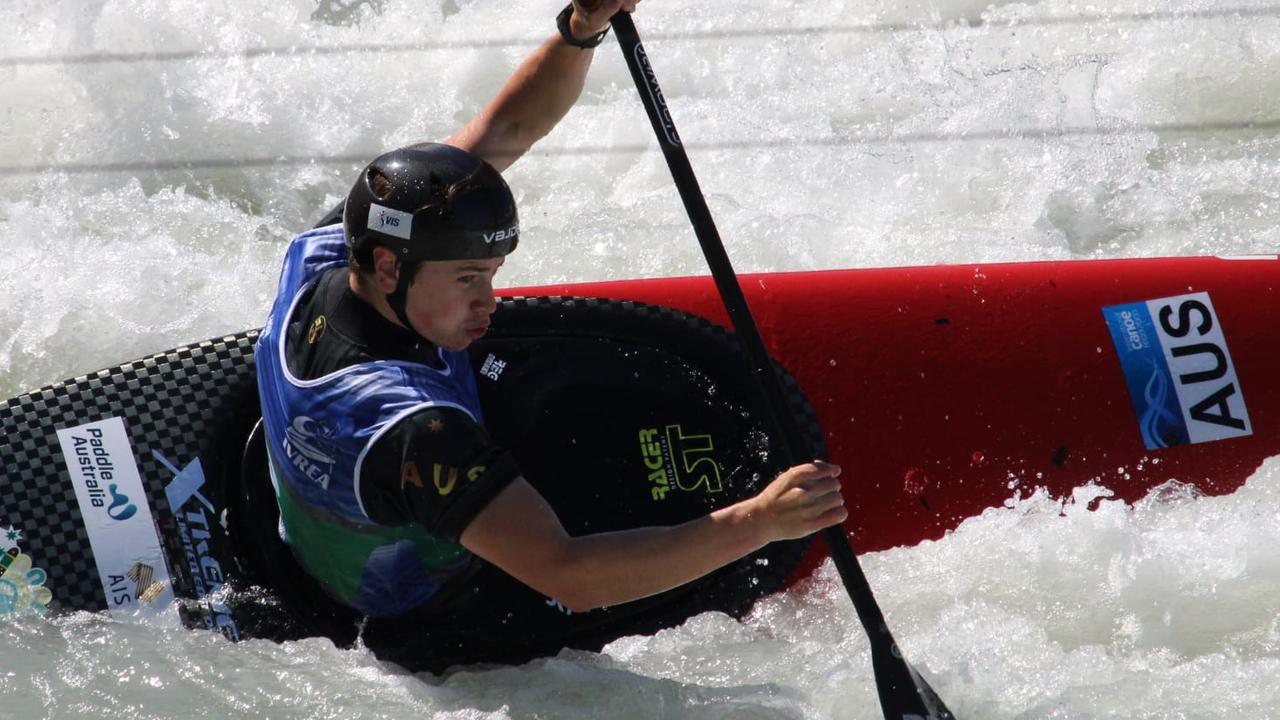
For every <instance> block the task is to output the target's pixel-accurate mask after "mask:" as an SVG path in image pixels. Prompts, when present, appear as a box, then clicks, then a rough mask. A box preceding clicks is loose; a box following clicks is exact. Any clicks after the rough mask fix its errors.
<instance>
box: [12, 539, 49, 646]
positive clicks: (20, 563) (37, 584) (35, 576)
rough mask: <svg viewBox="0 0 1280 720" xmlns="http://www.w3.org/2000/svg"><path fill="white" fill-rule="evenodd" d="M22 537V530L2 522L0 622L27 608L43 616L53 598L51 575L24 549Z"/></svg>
mask: <svg viewBox="0 0 1280 720" xmlns="http://www.w3.org/2000/svg"><path fill="white" fill-rule="evenodd" d="M22 540H23V538H22V531H21V530H19V529H17V528H15V527H13V526H12V525H0V622H4V621H5V620H6V619H8V618H9V617H10V616H12V615H15V614H17V613H20V612H22V611H24V610H31V611H32V612H35V613H38V614H41V615H43V614H44V611H45V609H46V608H47V607H48V606H49V601H50V600H52V599H53V593H52V592H51V591H50V590H49V588H46V587H45V586H44V582H45V580H47V579H48V577H49V576H48V574H46V573H45V571H44V570H43V569H41V568H38V567H35V565H34V564H33V563H32V560H31V557H30V556H28V555H27V554H26V553H24V552H23V551H22V547H21V545H20V543H21V542H22Z"/></svg>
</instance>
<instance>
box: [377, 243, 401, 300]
mask: <svg viewBox="0 0 1280 720" xmlns="http://www.w3.org/2000/svg"><path fill="white" fill-rule="evenodd" d="M373 277H374V280H376V281H377V283H378V289H379V290H381V291H382V292H383V293H391V292H395V289H396V282H397V281H398V280H399V279H400V263H399V261H398V260H397V259H396V254H395V252H394V251H393V250H391V249H390V248H386V247H383V246H381V245H379V246H377V247H375V248H374V249H373Z"/></svg>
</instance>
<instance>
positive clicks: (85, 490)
mask: <svg viewBox="0 0 1280 720" xmlns="http://www.w3.org/2000/svg"><path fill="white" fill-rule="evenodd" d="M58 443H59V444H60V445H61V447H62V457H63V460H64V461H65V462H66V468H67V474H68V476H69V479H70V482H71V484H72V486H73V487H74V488H75V493H76V501H77V504H79V506H80V515H81V517H83V518H84V526H85V530H86V531H88V535H89V546H90V548H92V550H93V561H94V564H95V565H97V568H98V579H99V581H100V582H101V583H102V590H103V594H104V595H105V596H106V598H107V610H108V611H110V612H111V613H112V614H113V615H115V614H117V613H125V614H127V615H131V614H133V613H134V612H135V611H137V610H142V609H147V608H148V607H150V608H164V607H166V606H167V605H168V604H169V603H171V602H172V600H173V590H172V588H171V583H170V580H169V570H168V567H167V566H166V565H165V561H164V552H163V551H162V550H161V549H160V537H159V535H158V534H157V533H156V525H155V521H154V520H153V519H152V516H151V507H150V505H149V504H148V503H147V494H146V491H145V490H144V489H143V487H142V477H141V476H140V475H139V474H138V464H137V462H136V461H135V460H134V457H133V445H132V444H131V443H130V442H129V434H128V431H127V430H126V429H125V424H124V420H122V419H121V418H118V417H111V418H106V419H104V420H98V421H96V422H91V423H86V424H84V425H78V426H76V427H70V428H63V429H61V430H59V431H58ZM139 563H141V564H143V565H146V566H148V567H150V568H152V571H151V574H150V582H149V583H147V587H145V588H142V590H141V591H139V590H138V588H137V587H136V583H132V582H131V581H130V580H129V572H130V570H131V569H133V568H135V567H136V566H137V565H138V564H139ZM153 586H155V587H153Z"/></svg>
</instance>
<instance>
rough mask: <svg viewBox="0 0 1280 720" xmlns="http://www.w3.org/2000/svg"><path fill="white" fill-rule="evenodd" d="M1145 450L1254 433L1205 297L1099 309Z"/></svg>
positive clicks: (1223, 339) (1223, 340) (1219, 328)
mask: <svg viewBox="0 0 1280 720" xmlns="http://www.w3.org/2000/svg"><path fill="white" fill-rule="evenodd" d="M1102 314H1103V316H1104V317H1105V318H1106V321H1107V327H1108V328H1109V329H1110V330H1111V339H1112V341H1113V342H1114V343H1115V346H1116V353H1117V354H1118V355H1119V356H1120V366H1121V367H1122V368H1123V370H1124V375H1125V380H1126V382H1127V383H1128V386H1129V398H1130V400H1131V401H1132V402H1133V409H1134V411H1135V412H1136V413H1137V415H1138V427H1139V429H1140V430H1141V432H1142V440H1143V442H1144V443H1145V444H1146V446H1147V449H1148V450H1159V449H1161V448H1167V447H1173V446H1174V445H1185V444H1188V443H1202V442H1209V441H1211V440H1225V439H1227V438H1235V437H1243V436H1245V435H1250V434H1252V433H1253V426H1252V425H1251V424H1250V422H1249V413H1248V410H1247V409H1246V408H1245V402H1244V394H1243V392H1242V391H1241V388H1240V380H1239V379H1238V378H1237V377H1236V370H1235V366H1234V365H1233V364H1232V362H1231V353H1230V352H1229V351H1228V350H1227V339H1226V336H1225V335H1224V334H1223V331H1222V326H1221V324H1220V323H1219V322H1218V316H1217V314H1216V313H1215V312H1214V310H1213V303H1212V302H1211V301H1210V300H1209V294H1208V293H1204V292H1201V293H1193V294H1189V295H1178V296H1176V297H1168V298H1160V299H1159V300H1148V301H1147V302H1137V303H1129V304H1126V305H1112V306H1110V307H1105V308H1103V309H1102Z"/></svg>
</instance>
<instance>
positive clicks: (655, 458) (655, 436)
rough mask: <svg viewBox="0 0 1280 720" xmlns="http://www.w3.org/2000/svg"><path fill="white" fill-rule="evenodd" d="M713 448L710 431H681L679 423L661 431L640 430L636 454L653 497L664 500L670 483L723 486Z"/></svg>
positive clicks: (691, 486)
mask: <svg viewBox="0 0 1280 720" xmlns="http://www.w3.org/2000/svg"><path fill="white" fill-rule="evenodd" d="M714 452H715V445H714V443H713V442H712V440H711V436H710V435H685V434H684V430H683V429H682V428H681V427H680V426H679V425H667V426H666V427H664V428H663V429H662V432H659V431H658V429H657V428H646V429H643V430H641V431H640V456H641V458H643V460H644V466H645V469H646V470H647V471H648V478H649V482H650V483H652V487H651V488H650V494H651V495H652V496H653V499H654V500H665V499H666V497H667V493H668V492H670V491H671V488H672V486H673V485H674V486H675V487H677V488H679V489H681V490H683V491H685V492H693V491H695V490H698V489H699V488H701V489H703V490H704V491H706V492H708V493H717V492H720V491H722V490H724V483H723V482H721V480H720V464H719V463H718V462H716V459H715V457H714V455H713V453H714Z"/></svg>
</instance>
